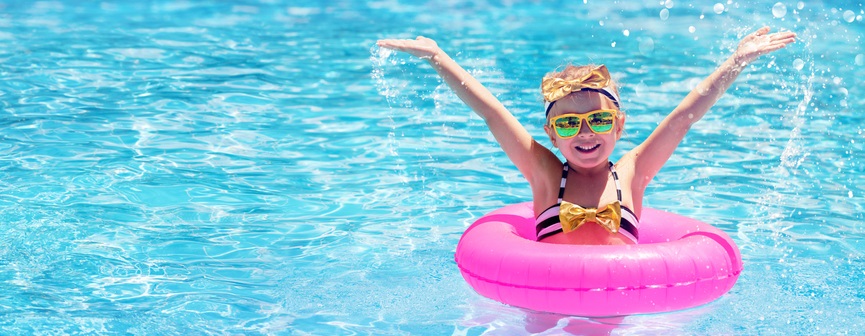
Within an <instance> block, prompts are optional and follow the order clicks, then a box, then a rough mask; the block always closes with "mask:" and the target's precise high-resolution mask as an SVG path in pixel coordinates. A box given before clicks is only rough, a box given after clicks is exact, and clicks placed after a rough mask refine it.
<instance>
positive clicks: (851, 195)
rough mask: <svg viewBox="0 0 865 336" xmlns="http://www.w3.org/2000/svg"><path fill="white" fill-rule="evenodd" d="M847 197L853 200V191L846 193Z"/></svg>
mask: <svg viewBox="0 0 865 336" xmlns="http://www.w3.org/2000/svg"><path fill="white" fill-rule="evenodd" d="M847 197H850V198H853V191H852V190H851V191H848V192H847Z"/></svg>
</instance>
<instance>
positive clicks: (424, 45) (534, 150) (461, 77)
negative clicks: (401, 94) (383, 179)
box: [378, 36, 561, 184]
mask: <svg viewBox="0 0 865 336" xmlns="http://www.w3.org/2000/svg"><path fill="white" fill-rule="evenodd" d="M378 45H379V46H380V47H382V48H388V49H394V50H399V51H403V52H407V53H409V54H412V55H414V56H417V57H420V58H422V59H425V60H427V62H429V64H430V65H432V67H433V69H435V70H436V72H438V74H439V76H441V78H442V79H444V81H445V83H447V85H448V86H450V88H451V89H452V90H453V91H454V92H455V93H456V94H457V96H458V97H459V98H460V99H461V100H462V101H463V102H465V103H466V104H467V105H468V106H469V107H471V109H472V110H474V111H475V113H477V114H478V115H479V116H481V117H482V118H483V119H484V121H485V122H486V123H487V126H488V127H489V129H490V131H491V132H492V133H493V136H494V137H495V138H496V141H498V143H499V145H500V146H501V147H502V149H503V150H504V151H505V153H506V154H507V155H508V158H510V159H511V161H513V163H514V164H515V165H516V166H517V169H519V170H520V172H521V173H522V174H523V176H525V177H526V179H527V180H528V181H529V183H531V184H534V183H533V182H534V180H535V178H536V177H538V176H535V175H543V174H536V173H535V172H539V171H541V170H539V167H545V166H546V165H547V164H549V163H552V162H555V163H556V164H557V165H559V166H558V168H557V169H561V167H560V165H561V162H559V161H558V158H556V156H555V155H554V154H553V153H552V152H550V151H549V149H547V148H546V147H544V146H541V145H540V144H538V143H537V142H536V141H535V140H534V139H533V138H532V136H531V135H530V134H529V132H528V131H526V129H525V128H524V127H523V126H522V125H521V124H520V123H519V121H517V119H516V118H515V117H514V116H513V115H512V114H511V113H510V112H509V111H508V110H507V109H506V108H505V106H504V105H502V103H501V102H500V101H499V100H498V99H496V97H495V96H493V94H492V93H490V91H489V90H487V89H486V88H485V87H484V86H483V85H481V83H480V82H478V80H477V79H475V78H474V77H473V76H472V75H470V74H469V73H468V72H467V71H466V70H465V69H463V68H462V67H461V66H460V65H459V64H457V63H456V62H455V61H454V60H453V59H451V58H450V56H448V55H447V54H446V53H445V52H444V51H443V50H441V48H439V47H438V45H437V44H436V43H435V41H433V40H431V39H428V38H425V37H422V36H421V37H418V38H417V39H415V40H380V41H378ZM551 160H555V161H551ZM541 165H543V166H541Z"/></svg>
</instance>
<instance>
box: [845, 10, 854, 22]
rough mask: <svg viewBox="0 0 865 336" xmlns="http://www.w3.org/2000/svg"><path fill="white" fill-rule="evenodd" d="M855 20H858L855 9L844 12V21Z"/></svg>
mask: <svg viewBox="0 0 865 336" xmlns="http://www.w3.org/2000/svg"><path fill="white" fill-rule="evenodd" d="M853 20H856V13H853V11H851V10H848V11H845V12H844V21H847V22H848V23H849V22H853Z"/></svg>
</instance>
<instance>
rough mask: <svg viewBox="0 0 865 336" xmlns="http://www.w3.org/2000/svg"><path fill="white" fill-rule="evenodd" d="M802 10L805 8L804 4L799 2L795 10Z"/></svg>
mask: <svg viewBox="0 0 865 336" xmlns="http://www.w3.org/2000/svg"><path fill="white" fill-rule="evenodd" d="M802 8H805V3H804V2H802V1H799V3H797V4H796V9H798V10H802Z"/></svg>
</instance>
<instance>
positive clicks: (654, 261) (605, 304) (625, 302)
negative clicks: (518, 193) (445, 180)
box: [455, 203, 742, 316]
mask: <svg viewBox="0 0 865 336" xmlns="http://www.w3.org/2000/svg"><path fill="white" fill-rule="evenodd" d="M534 224H535V219H534V211H532V205H531V203H521V204H515V205H510V206H507V207H504V208H501V209H498V210H496V211H493V212H491V213H489V214H487V215H485V216H483V217H481V218H480V219H478V220H477V221H476V222H474V224H472V225H471V226H470V227H469V228H468V229H466V231H465V233H463V236H462V238H461V239H460V242H459V244H458V245H457V250H456V255H455V259H456V262H457V265H458V266H459V269H460V272H461V273H462V275H463V278H465V280H466V282H468V284H469V285H470V286H471V287H472V288H474V290H475V291H476V292H478V293H479V294H481V295H483V296H485V297H488V298H491V299H493V300H496V301H499V302H502V303H505V304H509V305H512V306H517V307H523V308H528V309H531V310H536V311H545V312H552V313H559V314H566V315H578V316H618V315H631V314H643V313H657V312H666V311H673V310H679V309H685V308H691V307H695V306H698V305H702V304H705V303H708V302H711V301H713V300H715V299H717V298H718V297H720V296H721V295H723V294H724V293H726V292H727V291H729V290H730V288H732V287H733V285H734V284H735V283H736V280H737V279H738V278H739V274H740V273H741V272H742V256H741V254H740V252H739V249H738V247H736V244H735V243H734V242H733V241H732V240H731V239H730V237H729V236H727V234H725V233H724V232H722V231H721V230H719V229H717V228H715V227H712V226H711V225H709V224H706V223H702V222H700V221H697V220H694V219H691V218H687V217H684V216H680V215H676V214H672V213H669V212H664V211H660V210H654V209H643V214H642V218H641V220H640V239H639V244H637V245H615V246H614V245H558V244H548V243H540V242H537V241H534V237H535V231H534V230H535V228H534Z"/></svg>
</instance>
